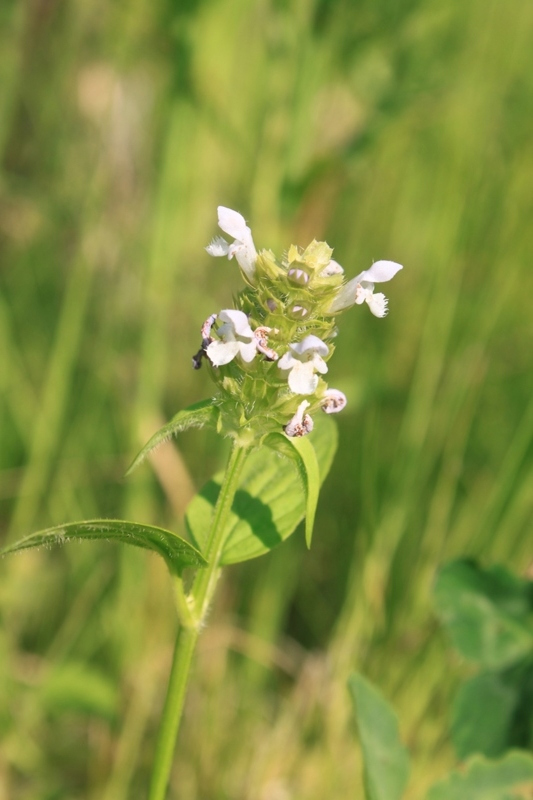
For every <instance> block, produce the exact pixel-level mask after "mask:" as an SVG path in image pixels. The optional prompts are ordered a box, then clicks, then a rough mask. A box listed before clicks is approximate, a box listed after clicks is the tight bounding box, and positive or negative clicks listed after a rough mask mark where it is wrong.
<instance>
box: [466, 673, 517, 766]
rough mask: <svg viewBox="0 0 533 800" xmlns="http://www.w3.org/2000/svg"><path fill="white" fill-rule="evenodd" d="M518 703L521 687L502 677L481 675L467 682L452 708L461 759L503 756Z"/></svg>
mask: <svg viewBox="0 0 533 800" xmlns="http://www.w3.org/2000/svg"><path fill="white" fill-rule="evenodd" d="M519 700H520V689H519V686H517V685H513V684H512V683H510V682H509V681H506V680H505V679H504V677H503V676H502V675H501V674H499V673H491V672H482V673H481V674H480V675H476V676H475V677H473V678H470V680H468V681H466V682H465V683H464V684H463V685H462V686H461V688H460V689H459V692H458V694H457V697H456V698H455V701H454V706H453V719H452V739H453V743H454V746H455V749H456V751H457V755H458V757H459V758H460V759H461V760H464V759H465V758H467V757H468V756H470V755H473V754H474V753H482V754H483V755H484V756H488V757H489V758H495V757H496V756H500V755H501V754H502V753H503V752H504V751H505V750H506V749H507V748H508V747H509V744H510V742H509V736H510V732H511V726H512V722H513V716H514V713H515V710H516V708H517V706H518V703H519Z"/></svg>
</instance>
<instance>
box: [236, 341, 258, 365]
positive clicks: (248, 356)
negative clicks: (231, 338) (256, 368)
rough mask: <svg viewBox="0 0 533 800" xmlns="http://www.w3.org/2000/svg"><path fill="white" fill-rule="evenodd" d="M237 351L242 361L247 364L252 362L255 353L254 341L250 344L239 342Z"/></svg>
mask: <svg viewBox="0 0 533 800" xmlns="http://www.w3.org/2000/svg"><path fill="white" fill-rule="evenodd" d="M239 349H240V353H241V358H242V360H243V361H246V363H247V364H249V363H250V361H253V360H254V357H255V354H256V353H257V341H256V339H254V340H253V341H251V342H239Z"/></svg>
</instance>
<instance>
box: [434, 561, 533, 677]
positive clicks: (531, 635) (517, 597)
mask: <svg viewBox="0 0 533 800" xmlns="http://www.w3.org/2000/svg"><path fill="white" fill-rule="evenodd" d="M530 598H531V584H530V583H529V582H527V581H522V580H520V579H518V578H515V577H514V576H513V575H511V574H510V573H508V572H507V571H506V570H504V569H503V568H502V567H494V568H492V569H490V570H482V569H481V568H480V567H478V566H477V565H476V564H474V563H473V562H470V561H463V560H460V561H453V562H451V563H450V564H447V565H446V566H445V567H443V569H441V571H440V572H439V574H438V576H437V581H436V584H435V607H436V611H437V614H438V615H439V616H440V617H441V619H442V621H443V623H444V625H446V627H447V628H448V632H449V634H450V636H451V638H452V640H453V643H454V645H455V647H456V648H457V649H458V650H459V651H460V653H461V654H462V655H463V656H464V657H465V658H468V659H471V660H472V661H476V662H478V663H479V664H481V665H482V666H483V667H485V668H487V669H501V668H503V667H506V666H509V665H510V664H513V663H515V662H516V661H518V660H520V659H521V658H523V657H524V656H526V655H528V654H531V653H533V627H532V625H531V622H530V620H529V618H528V617H529V614H530Z"/></svg>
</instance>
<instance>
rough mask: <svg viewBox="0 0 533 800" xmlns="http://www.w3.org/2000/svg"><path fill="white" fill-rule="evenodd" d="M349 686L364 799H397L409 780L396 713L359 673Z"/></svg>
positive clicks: (406, 753)
mask: <svg viewBox="0 0 533 800" xmlns="http://www.w3.org/2000/svg"><path fill="white" fill-rule="evenodd" d="M348 686H349V688H350V692H351V695H352V699H353V702H354V706H355V715H356V720H357V728H358V730H359V738H360V740H361V749H362V751H363V759H364V781H365V794H366V798H367V800H400V798H401V797H402V795H403V792H404V789H405V786H406V784H407V780H408V777H409V754H408V752H407V749H406V748H405V747H404V745H403V744H402V742H401V740H400V734H399V730H398V720H397V718H396V714H395V713H394V711H393V710H392V709H391V708H390V706H389V704H388V703H387V702H386V701H385V699H384V698H383V697H382V696H381V694H380V693H379V692H378V691H377V689H376V688H375V687H374V686H372V685H371V684H370V683H369V682H368V681H367V680H365V679H364V678H363V677H362V676H361V675H359V674H358V673H354V674H353V675H352V676H351V677H350V679H349V681H348Z"/></svg>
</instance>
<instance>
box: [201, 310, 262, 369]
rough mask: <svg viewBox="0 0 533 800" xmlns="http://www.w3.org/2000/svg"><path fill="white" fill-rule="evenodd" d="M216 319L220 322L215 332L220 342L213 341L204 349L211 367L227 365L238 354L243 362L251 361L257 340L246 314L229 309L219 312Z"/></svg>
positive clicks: (255, 350)
mask: <svg viewBox="0 0 533 800" xmlns="http://www.w3.org/2000/svg"><path fill="white" fill-rule="evenodd" d="M218 319H219V320H220V321H221V322H222V325H221V326H220V328H219V329H218V330H217V334H218V336H219V337H220V340H221V341H213V342H211V343H210V344H209V345H208V346H207V348H206V353H207V357H208V358H209V360H210V362H211V363H212V364H213V366H215V367H221V366H222V365H223V364H229V362H230V361H233V359H234V358H235V356H236V355H239V354H240V356H241V358H242V360H243V361H246V362H249V361H252V360H253V358H254V356H255V354H256V352H257V340H256V339H255V337H254V333H253V331H252V329H251V328H250V325H249V323H248V317H247V316H246V314H245V313H244V312H243V311H235V310H234V309H231V308H229V309H226V310H225V311H221V312H220V314H219V315H218Z"/></svg>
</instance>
